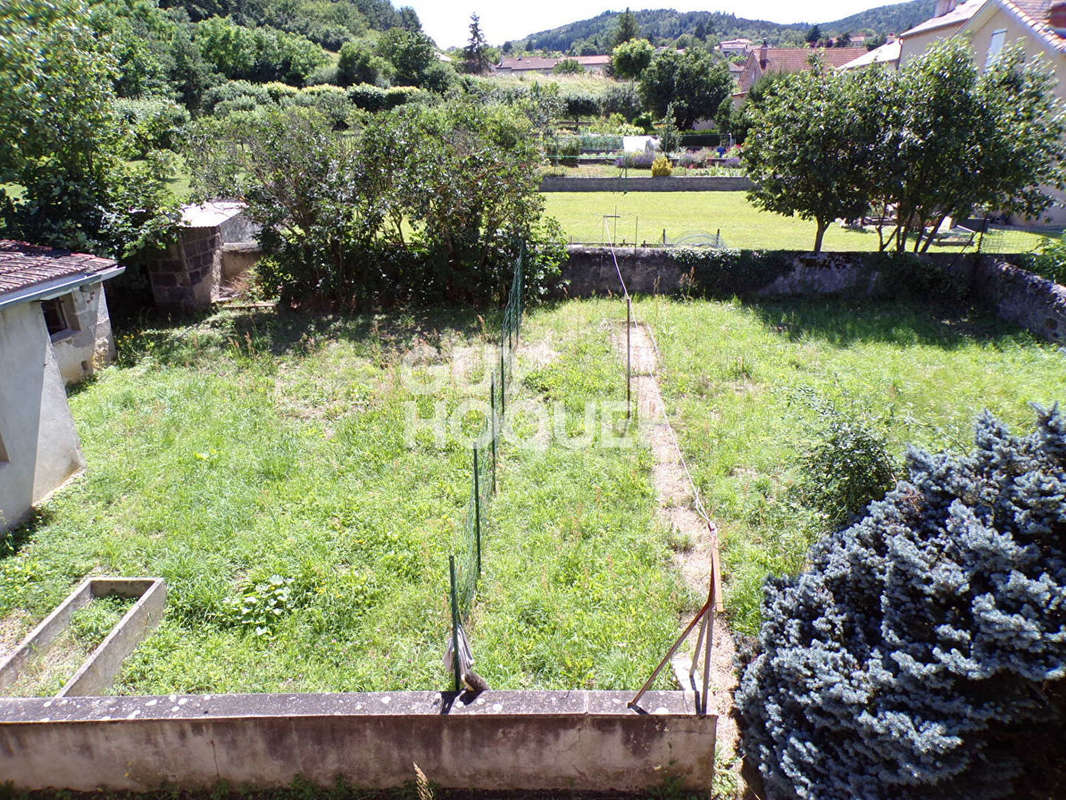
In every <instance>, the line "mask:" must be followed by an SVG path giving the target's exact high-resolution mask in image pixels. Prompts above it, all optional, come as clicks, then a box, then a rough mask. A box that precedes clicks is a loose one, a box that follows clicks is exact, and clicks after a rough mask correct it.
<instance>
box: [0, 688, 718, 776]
mask: <svg viewBox="0 0 1066 800" xmlns="http://www.w3.org/2000/svg"><path fill="white" fill-rule="evenodd" d="M465 697H466V696H461V697H459V698H456V697H455V696H454V695H452V694H450V693H438V692H392V693H370V694H317V695H270V694H265V695H203V696H189V697H186V696H176V695H171V696H169V697H107V698H53V699H48V700H46V699H25V700H23V699H0V776H3V778H4V780H6V781H10V782H11V783H12V784H13V786H14V787H15V788H16V789H27V790H28V789H45V788H64V789H71V790H80V791H89V790H94V789H112V790H133V791H150V790H153V789H156V788H159V787H161V786H163V785H164V784H172V785H173V784H176V785H180V786H182V787H186V788H196V787H208V786H212V785H214V784H216V783H218V782H219V781H226V782H228V783H230V784H231V785H234V786H250V787H277V786H286V785H288V784H290V783H291V782H292V781H293V779H294V778H296V777H297V776H302V777H304V778H306V779H307V780H310V781H312V782H314V783H318V784H323V785H325V784H331V783H333V782H335V781H336V780H337V779H338V778H343V779H344V780H346V781H348V782H350V783H351V784H353V785H355V786H359V787H365V788H387V787H392V786H399V785H402V784H403V783H405V782H408V781H411V780H412V779H413V778H414V766H413V765H414V764H418V766H419V767H420V768H421V769H422V771H423V772H424V773H425V774H426V776H427V777H428V778H429V779H430V780H431V781H433V782H435V783H437V784H439V785H440V786H443V787H446V788H468V789H482V790H530V791H536V790H540V791H551V790H578V791H621V792H635V791H639V790H643V789H647V788H649V787H653V786H659V785H661V784H663V782H664V781H665V779H666V778H667V777H668V776H674V777H676V778H677V779H678V780H679V781H680V783H681V785H682V786H683V787H685V788H689V789H694V790H703V791H707V790H708V789H709V788H710V785H711V779H712V777H713V770H714V743H715V728H716V724H717V718H716V717H714V716H706V717H701V716H697V715H695V714H694V713H693V712H694V709H693V708H692V705H691V701H690V699H689V696H688V695H686V694H685V693H683V692H650V693H649V694H648V695H646V696H645V699H644V701H643V702H642V706H643V708H644V709H645V710H644V711H643V712H637V711H633V710H630V709H628V708H627V707H626V702H627V701H628V700H629V698H630V697H631V695H630V694H628V693H623V692H588V691H573V692H484V693H482V694H480V695H478V696H477V697H476V699H473V700H472V701H470V700H466V699H464V698H465Z"/></svg>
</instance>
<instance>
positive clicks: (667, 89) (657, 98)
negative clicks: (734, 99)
mask: <svg viewBox="0 0 1066 800" xmlns="http://www.w3.org/2000/svg"><path fill="white" fill-rule="evenodd" d="M732 91H733V78H732V77H731V76H730V74H729V68H728V67H727V66H726V65H725V63H724V62H721V61H716V60H715V59H714V58H713V57H712V56H711V55H710V53H708V52H706V51H705V50H695V49H693V50H688V51H686V52H684V53H681V52H678V51H677V50H664V51H663V52H661V53H659V54H658V55H657V56H655V58H653V59H652V61H651V64H649V65H648V67H647V69H645V70H644V71H643V73H642V74H641V76H640V94H641V97H642V99H643V100H644V104H645V106H646V107H647V108H649V109H650V110H651V111H653V112H654V113H655V114H656V115H657V116H659V117H662V116H665V114H666V110H667V107H668V106H670V105H671V104H673V108H674V114H675V122H676V123H677V125H678V127H680V128H681V129H682V130H687V129H689V128H691V127H692V126H693V124H694V123H696V121H698V120H701V119H711V118H713V117H714V115H715V114H716V113H717V111H718V107H719V106H720V105H721V104H722V100H724V99H725V98H726V97H728V96H729V95H730V94H731V93H732Z"/></svg>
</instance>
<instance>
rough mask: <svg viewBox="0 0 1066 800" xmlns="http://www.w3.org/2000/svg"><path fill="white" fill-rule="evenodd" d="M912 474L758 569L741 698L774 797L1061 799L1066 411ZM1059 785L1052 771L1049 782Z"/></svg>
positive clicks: (994, 428) (993, 430) (981, 439)
mask: <svg viewBox="0 0 1066 800" xmlns="http://www.w3.org/2000/svg"><path fill="white" fill-rule="evenodd" d="M1036 409H1037V426H1036V431H1035V432H1034V433H1033V434H1031V435H1029V436H1024V437H1019V436H1013V435H1011V434H1010V432H1009V431H1008V430H1007V428H1006V427H1005V426H1004V425H1003V424H1001V423H1000V422H998V421H997V420H995V419H994V418H993V417H992V416H991V415H990V414H987V413H986V414H984V415H983V416H982V417H981V418H980V419H979V420H978V423H977V429H976V437H975V442H976V447H975V450H974V451H973V452H972V453H970V454H968V455H964V456H959V455H953V454H942V455H930V454H928V453H923V452H919V451H911V452H910V454H909V456H908V461H909V474H910V478H909V480H908V481H904V482H900V483H898V484H897V485H896V487H895V489H894V490H893V491H891V492H890V493H889V494H888V495H887V496H886V497H885V499H884V500H883V501H881V502H876V503H873V504H872V505H871V506H870V508H869V511H868V513H867V514H866V516H865V518H864V519H863V520H862V521H860V522H859V523H857V524H855V525H853V526H851V527H849V528H847V529H845V530H843V531H840V532H837V533H833V534H830V535H828V536H826V537H824V538H823V539H822V540H821V541H819V542H818V543H816V544H815V546H814V547H813V548H812V549H811V552H810V554H809V557H808V567H807V568H806V570H805V571H804V572H803V573H801V574H800V575H798V576H796V577H791V578H777V579H771V580H769V581H768V582H767V587H766V595H765V599H764V603H763V617H764V620H765V621H764V623H763V626H762V630H761V632H760V634H759V643H760V649H761V652H760V653H759V655H758V656H757V657H756V658H755V660H754V661H753V662H752V663H751V664H750V665H749V667H748V668H747V670H746V672H745V674H744V677H743V680H742V684H741V689H740V691H739V692H738V694H737V705H738V708H739V710H740V712H741V715H742V716H743V718H744V721H745V750H746V752H747V754H748V755H749V756H750V757H751V758H752V759H753V760H754V761H755V763H756V764H757V765H758V767H759V770H760V771H761V772H762V774H763V777H764V779H765V781H766V788H767V790H768V792H769V793H770V794H771V795H772V796H775V797H776V796H780V797H787V798H826V799H827V800H837V799H838V798H839V799H840V800H844V799H845V798H846V799H847V800H850V798H856V797H864V798H865V797H868V798H889V797H891V798H901V800H917V799H918V798H930V797H974V798H977V797H979V798H997V797H1019V796H1026V797H1056V796H1061V793H1062V786H1063V785H1064V782H1066V774H1064V768H1063V763H1062V759H1061V748H1062V741H1063V737H1064V736H1066V667H1064V664H1066V638H1064V637H1063V635H1062V631H1063V630H1064V627H1066V608H1064V607H1063V603H1062V598H1063V597H1066V506H1064V503H1063V491H1064V488H1066V487H1064V484H1063V474H1064V472H1066V418H1064V416H1063V415H1062V413H1061V412H1060V411H1059V410H1058V409H1057V408H1055V409H1051V410H1047V409H1042V408H1039V407H1036ZM1056 782H1057V783H1056Z"/></svg>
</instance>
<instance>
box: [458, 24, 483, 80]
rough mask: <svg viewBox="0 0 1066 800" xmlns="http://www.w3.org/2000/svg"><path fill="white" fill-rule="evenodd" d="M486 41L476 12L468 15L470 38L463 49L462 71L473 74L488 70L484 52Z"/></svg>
mask: <svg viewBox="0 0 1066 800" xmlns="http://www.w3.org/2000/svg"><path fill="white" fill-rule="evenodd" d="M487 46H488V45H487V43H486V41H485V36H484V34H482V32H481V20H480V19H479V18H478V15H477V14H471V15H470V39H469V41H468V42H467V44H466V49H464V50H463V71H464V72H469V73H471V74H473V75H484V74H485V73H486V72H488V71H489V58H488V55H487V54H486V52H485V51H486V48H487Z"/></svg>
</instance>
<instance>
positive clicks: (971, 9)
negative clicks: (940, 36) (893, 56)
mask: <svg viewBox="0 0 1066 800" xmlns="http://www.w3.org/2000/svg"><path fill="white" fill-rule="evenodd" d="M986 2H988V0H968V2H966V3H962V4H961V5H958V6H955V8H953V9H952V10H951V11H949V12H948V13H947V14H941V15H940V16H939V17H933V18H932V19H927V20H926V21H925V22H922V23H919V24H918V25H915V26H914V27H913V28H911V29H910V30H906V31H904V32H903V33H901V34H900V37H902V38H905V37H907V36H914V35H915V34H916V33H925V32H926V31H935V30H936V29H937V28H944V27H947V26H950V25H962V24H963V23H964V22H966V21H967V20H968V19H969V18H970V17H972V16H973V15H974V14H976V13H977V9H979V8H980V7H981V6H983V5H984V4H985V3H986Z"/></svg>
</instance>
